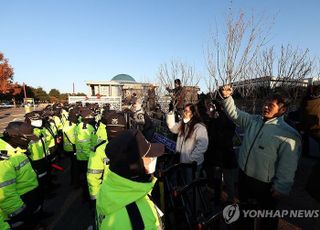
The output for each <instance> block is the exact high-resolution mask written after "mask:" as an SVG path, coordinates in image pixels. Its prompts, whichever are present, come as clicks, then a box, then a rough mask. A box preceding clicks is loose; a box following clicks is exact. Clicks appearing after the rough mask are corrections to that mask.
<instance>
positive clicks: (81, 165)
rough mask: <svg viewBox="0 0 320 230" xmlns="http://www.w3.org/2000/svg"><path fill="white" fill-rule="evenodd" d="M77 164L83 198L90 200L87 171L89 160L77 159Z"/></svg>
mask: <svg viewBox="0 0 320 230" xmlns="http://www.w3.org/2000/svg"><path fill="white" fill-rule="evenodd" d="M77 165H78V169H79V175H78V176H79V180H80V184H81V187H82V198H83V201H84V202H86V201H90V195H89V188H88V181H87V171H88V161H80V160H77Z"/></svg>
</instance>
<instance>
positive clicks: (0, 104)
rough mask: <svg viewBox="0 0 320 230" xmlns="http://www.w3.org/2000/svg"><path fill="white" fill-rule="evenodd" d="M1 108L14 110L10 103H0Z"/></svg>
mask: <svg viewBox="0 0 320 230" xmlns="http://www.w3.org/2000/svg"><path fill="white" fill-rule="evenodd" d="M0 108H13V105H12V104H9V103H0Z"/></svg>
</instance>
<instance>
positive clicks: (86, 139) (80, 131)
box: [75, 109, 97, 200]
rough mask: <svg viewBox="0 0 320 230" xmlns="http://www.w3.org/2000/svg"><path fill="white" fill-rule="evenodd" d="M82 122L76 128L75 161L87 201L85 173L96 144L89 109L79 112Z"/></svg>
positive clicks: (93, 124)
mask: <svg viewBox="0 0 320 230" xmlns="http://www.w3.org/2000/svg"><path fill="white" fill-rule="evenodd" d="M81 117H82V122H80V123H79V124H78V125H77V128H76V138H75V146H76V159H77V165H78V168H79V180H80V183H81V185H82V189H83V198H84V200H86V199H88V200H89V192H88V183H87V178H86V173H87V169H88V160H89V156H90V155H92V154H94V147H95V146H96V144H97V137H96V130H95V119H94V114H93V112H92V111H91V110H89V109H83V110H82V111H81Z"/></svg>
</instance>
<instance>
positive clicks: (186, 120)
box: [183, 118, 191, 124]
mask: <svg viewBox="0 0 320 230" xmlns="http://www.w3.org/2000/svg"><path fill="white" fill-rule="evenodd" d="M190 120H191V119H190V118H183V123H185V124H187V123H188V122H189V121H190Z"/></svg>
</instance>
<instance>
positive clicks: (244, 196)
mask: <svg viewBox="0 0 320 230" xmlns="http://www.w3.org/2000/svg"><path fill="white" fill-rule="evenodd" d="M270 189H271V183H265V182H262V181H259V180H257V179H255V178H252V177H249V176H247V175H246V174H245V173H244V172H243V171H242V170H240V172H239V198H240V204H244V205H243V207H242V208H244V209H257V210H275V209H276V206H277V203H278V201H277V200H276V199H274V198H273V197H272V196H271V191H270ZM253 200H254V202H256V205H253V206H252V205H250V202H251V201H253ZM240 209H241V207H240ZM259 226H260V228H259V229H261V230H263V229H266V230H273V229H278V218H261V219H260V221H259ZM238 229H244V230H251V229H254V219H253V218H250V217H247V218H244V217H241V218H240V220H239V228H238Z"/></svg>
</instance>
